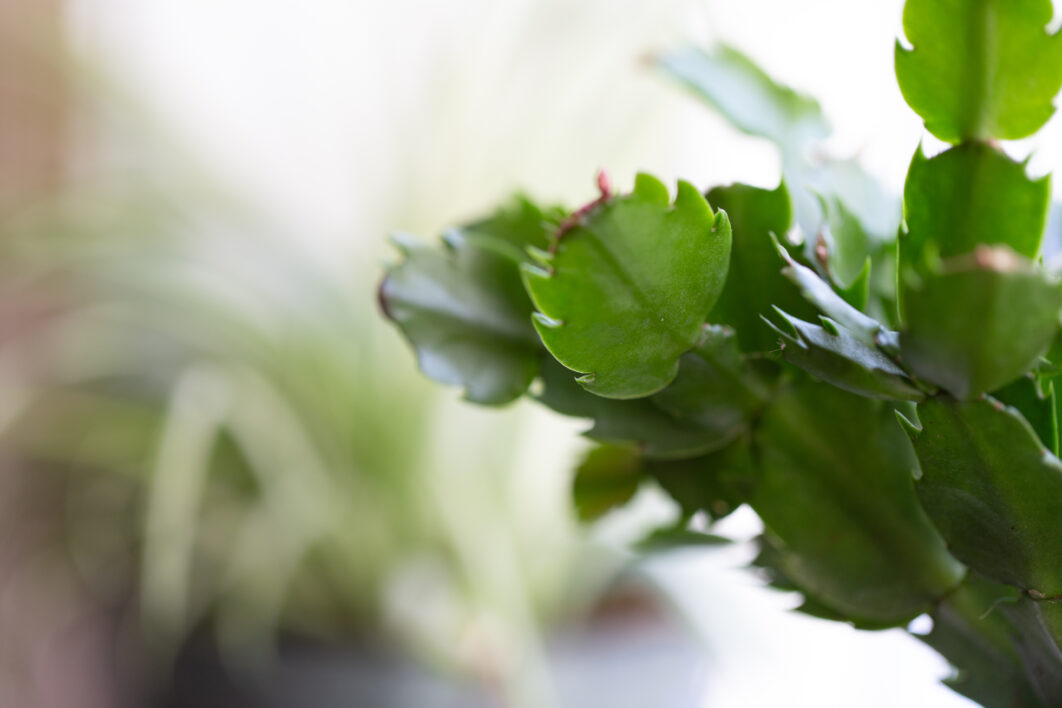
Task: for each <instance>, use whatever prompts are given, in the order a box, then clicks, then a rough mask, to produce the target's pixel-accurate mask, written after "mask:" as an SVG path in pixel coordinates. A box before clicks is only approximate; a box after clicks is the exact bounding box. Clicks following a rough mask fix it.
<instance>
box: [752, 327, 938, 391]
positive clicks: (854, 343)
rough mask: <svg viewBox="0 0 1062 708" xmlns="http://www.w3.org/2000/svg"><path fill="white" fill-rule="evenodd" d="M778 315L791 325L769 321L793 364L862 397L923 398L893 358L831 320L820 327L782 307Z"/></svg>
mask: <svg viewBox="0 0 1062 708" xmlns="http://www.w3.org/2000/svg"><path fill="white" fill-rule="evenodd" d="M778 315H779V316H780V317H781V318H782V319H784V320H785V323H786V324H787V325H788V327H786V328H781V327H776V326H775V325H774V324H772V323H770V321H768V324H771V327H772V328H774V330H775V331H776V332H777V333H778V335H779V336H780V337H781V338H782V356H783V357H784V358H785V360H786V361H788V362H789V363H790V364H793V365H794V366H798V367H800V368H801V369H803V370H804V371H807V372H808V373H809V374H811V375H813V376H815V377H817V378H820V379H822V380H823V381H826V382H828V383H831V384H833V385H834V386H837V387H838V388H842V389H844V390H845V391H850V392H851V393H857V394H859V395H861V396H869V397H871V398H885V399H895V400H903V401H918V400H921V399H922V398H923V397H924V394H923V393H922V392H921V391H920V390H919V389H918V388H916V387H915V386H914V384H913V383H912V382H911V380H910V379H908V378H907V375H906V374H905V373H904V371H903V369H901V368H900V367H899V366H897V365H896V363H895V362H894V361H892V359H889V358H888V357H887V356H885V355H884V354H883V353H882V352H881V351H880V350H879V349H877V348H876V347H871V346H869V345H868V344H866V343H864V342H862V341H860V340H859V339H857V338H856V337H854V336H853V335H852V334H851V332H849V331H848V330H847V329H845V328H844V327H841V326H840V325H838V324H837V323H835V322H833V321H832V320H829V319H826V318H824V319H823V324H825V325H827V327H819V326H818V325H815V324H811V323H810V322H804V321H803V320H800V319H797V318H796V317H792V316H791V315H788V314H786V313H785V312H782V311H781V310H778Z"/></svg>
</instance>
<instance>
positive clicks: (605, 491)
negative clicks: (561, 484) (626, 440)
mask: <svg viewBox="0 0 1062 708" xmlns="http://www.w3.org/2000/svg"><path fill="white" fill-rule="evenodd" d="M641 481H642V472H641V456H640V455H639V454H638V452H637V450H635V449H634V448H633V447H631V446H623V445H603V446H601V447H596V448H594V449H593V450H591V451H590V452H589V453H588V454H587V455H586V457H585V458H584V459H583V461H582V463H581V464H580V465H579V467H578V468H577V469H576V470H575V479H574V480H573V481H572V497H573V499H574V501H575V509H576V511H577V512H578V514H579V518H580V519H581V520H582V521H591V520H593V519H596V518H598V517H600V516H603V515H604V514H605V513H606V512H608V511H611V510H612V509H613V508H615V507H617V506H622V505H623V504H625V503H626V502H628V501H629V500H630V498H631V497H633V496H634V493H635V492H636V491H638V485H639V484H640V483H641Z"/></svg>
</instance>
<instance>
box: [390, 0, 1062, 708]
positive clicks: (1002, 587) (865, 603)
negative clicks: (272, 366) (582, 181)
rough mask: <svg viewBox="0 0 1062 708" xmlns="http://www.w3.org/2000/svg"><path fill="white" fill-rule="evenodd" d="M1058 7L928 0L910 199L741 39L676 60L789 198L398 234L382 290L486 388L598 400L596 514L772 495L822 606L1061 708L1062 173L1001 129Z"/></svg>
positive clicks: (517, 215)
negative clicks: (773, 150)
mask: <svg viewBox="0 0 1062 708" xmlns="http://www.w3.org/2000/svg"><path fill="white" fill-rule="evenodd" d="M1051 17H1052V6H1051V3H1050V1H1049V0H959V1H958V2H956V1H954V0H950V1H949V0H908V2H907V4H906V7H905V9H904V16H903V24H904V31H905V34H906V39H907V41H908V42H909V44H902V43H897V45H896V50H895V63H896V75H897V79H898V81H899V86H900V89H901V91H902V93H903V96H904V98H905V99H906V101H907V103H908V104H909V105H910V106H911V108H912V109H913V110H914V111H915V112H916V113H918V115H919V116H920V117H921V118H922V119H923V120H924V122H925V127H926V130H927V131H928V132H929V133H931V134H932V135H933V136H935V137H936V138H938V139H939V140H941V141H943V142H944V143H946V144H947V148H946V149H944V150H943V151H941V152H939V154H936V155H933V156H931V157H930V156H927V155H926V153H925V151H924V150H923V149H922V148H921V147H919V148H918V149H917V150H916V152H915V154H914V157H913V159H912V161H911V164H910V168H909V171H908V174H907V179H906V183H905V184H904V186H903V199H902V209H901V205H900V204H898V203H896V202H895V201H894V200H892V199H890V197H889V196H888V191H887V190H885V189H882V188H880V187H879V186H878V185H877V184H876V183H875V181H874V180H873V179H871V178H869V177H868V176H867V175H866V174H864V173H863V172H861V171H860V168H859V167H858V165H856V164H855V163H854V162H853V161H850V160H829V159H824V158H822V157H821V156H818V157H816V155H818V154H819V152H821V151H816V149H815V148H816V146H817V144H819V143H820V142H821V141H822V140H823V139H824V138H826V137H827V136H828V135H829V131H830V128H829V125H828V123H827V122H826V120H825V119H824V118H823V115H822V113H821V111H820V108H819V106H818V104H817V103H816V102H815V101H813V100H811V99H809V98H807V97H805V96H802V95H800V94H798V93H796V92H794V91H792V90H790V89H788V88H785V87H782V86H779V85H778V84H776V83H774V82H773V81H772V80H771V79H769V78H768V77H767V76H766V75H765V74H764V73H763V72H762V71H761V70H760V69H758V68H757V67H756V66H755V65H754V64H753V63H752V62H751V61H750V60H749V59H747V58H746V57H744V56H743V55H742V54H740V53H739V52H737V51H735V50H733V49H729V48H725V47H721V48H716V49H714V50H712V51H710V52H704V51H700V50H696V49H684V50H679V51H674V52H671V53H667V54H664V55H662V56H660V57H658V58H657V62H658V64H659V66H660V68H661V69H662V70H663V71H664V72H666V73H667V74H669V75H671V76H672V77H674V78H675V79H677V80H678V81H679V82H681V83H683V84H685V85H686V86H687V87H688V88H689V89H690V90H691V91H692V92H693V93H694V94H695V95H697V96H699V97H700V98H702V99H703V100H705V101H706V102H707V103H708V104H710V105H711V106H712V107H713V108H714V109H715V110H717V111H719V112H720V113H721V114H722V115H724V116H725V117H726V118H728V119H729V120H730V121H731V122H732V123H733V124H734V125H735V126H736V127H737V128H738V129H740V130H742V131H744V132H746V133H749V134H752V135H756V136H760V137H764V138H767V139H769V140H771V141H772V142H773V143H774V144H775V145H776V146H777V148H778V150H779V152H780V155H781V164H782V177H783V179H782V182H781V184H779V186H778V187H777V188H776V189H773V190H767V189H760V188H756V187H752V186H748V185H743V184H734V185H729V186H723V187H716V188H713V189H711V190H709V191H707V192H706V193H702V192H701V191H700V190H698V189H697V188H695V187H694V186H692V185H690V184H688V183H686V182H679V183H678V185H677V188H676V189H675V190H674V194H671V193H670V192H669V190H668V188H667V187H666V186H665V185H664V184H662V183H661V182H660V181H658V180H657V179H655V178H653V177H651V176H649V175H645V174H643V175H639V176H638V177H637V178H636V180H635V183H634V185H633V189H631V191H629V192H619V191H614V187H613V186H612V185H610V184H609V183H608V180H607V179H606V178H605V177H604V176H603V175H599V178H598V187H599V191H600V196H599V197H598V198H597V199H596V200H595V201H593V202H591V203H590V204H587V205H586V206H584V207H582V208H580V209H578V210H575V211H574V212H567V211H565V210H562V209H558V208H545V207H542V206H539V205H536V204H534V203H533V202H532V201H530V200H528V199H526V198H523V197H517V198H514V199H513V200H512V201H511V202H510V203H508V204H506V205H505V206H503V207H502V208H501V209H499V210H498V211H496V212H495V213H494V214H493V215H491V216H489V217H487V218H485V219H483V220H481V221H477V222H474V223H471V224H468V225H466V226H463V227H460V228H456V229H453V230H451V231H448V232H447V233H446V234H445V235H444V237H443V239H442V244H441V246H439V247H429V246H425V245H422V244H420V243H418V242H417V241H416V240H413V239H409V238H405V237H402V238H399V239H396V244H397V246H398V248H399V249H400V251H401V253H402V256H403V259H402V260H401V262H399V263H397V264H396V265H394V266H392V267H391V268H390V269H389V271H388V273H387V275H386V277H385V279H384V281H383V283H382V286H381V289H380V299H381V304H382V307H383V310H384V312H385V313H386V315H387V316H388V317H389V318H390V319H391V320H393V321H394V323H395V324H396V325H397V326H398V327H399V328H400V329H401V330H402V332H403V333H404V334H405V336H406V337H407V339H408V340H409V342H410V344H411V345H412V347H413V349H414V350H415V352H416V355H417V358H418V360H419V362H420V366H421V369H422V370H423V372H424V373H425V374H426V375H427V376H429V377H431V378H433V379H436V380H437V381H439V382H442V383H446V384H452V385H456V386H461V387H463V389H464V391H465V395H466V397H467V398H468V399H469V400H471V401H473V402H476V403H481V404H488V405H499V404H504V403H507V402H510V401H512V400H514V399H516V398H518V397H520V396H530V397H532V398H534V399H535V400H537V401H539V402H540V403H542V404H543V405H546V406H548V407H550V408H552V409H553V410H555V411H557V412H558V413H561V414H564V415H568V416H577V417H581V418H587V419H590V420H591V421H592V427H591V428H590V429H589V430H588V431H587V433H586V434H587V435H588V436H589V437H590V438H591V439H593V440H595V441H597V443H598V446H597V447H596V448H595V449H593V450H592V451H591V452H590V453H589V455H588V456H587V457H586V459H585V460H584V461H583V463H582V464H581V465H580V466H579V468H578V470H577V471H576V474H575V482H574V501H575V505H576V507H577V509H578V510H579V513H580V516H581V517H583V518H586V519H592V518H594V517H596V516H598V515H600V514H602V513H604V512H605V511H607V510H609V509H611V508H613V507H615V506H617V505H622V504H623V503H625V502H626V501H627V500H628V499H630V498H631V497H632V496H633V494H634V493H635V491H636V490H637V488H638V487H639V485H640V484H642V483H643V482H644V481H646V480H653V481H654V482H655V483H656V484H658V485H659V486H660V487H662V488H663V489H664V490H665V491H666V492H667V493H668V494H670V495H671V496H672V497H673V498H674V500H675V501H676V502H677V504H678V505H679V507H680V508H681V510H682V514H683V518H682V520H681V521H680V523H679V525H678V526H677V527H676V528H674V529H661V530H660V531H658V532H657V533H656V534H654V537H653V538H652V539H649V540H650V541H652V540H656V541H664V542H667V543H680V542H696V541H697V540H698V536H699V535H700V532H699V531H696V530H693V529H692V528H691V527H690V525H689V524H688V523H687V522H688V521H689V520H690V518H691V517H693V516H694V515H695V514H699V515H701V516H702V517H703V516H706V517H707V518H709V519H710V520H717V519H719V518H721V517H723V516H726V515H727V514H729V513H730V512H731V511H733V510H734V509H735V508H736V507H738V506H740V505H742V504H747V505H749V506H750V507H751V508H752V509H753V510H755V512H756V513H757V514H758V515H759V517H760V518H761V519H762V521H763V526H764V531H763V534H762V536H761V538H760V539H759V544H760V553H759V556H758V557H757V559H756V560H755V564H756V565H757V566H758V567H759V568H761V569H762V571H763V572H764V574H765V575H766V577H767V578H768V579H769V581H770V582H771V583H772V584H773V585H775V586H778V587H781V588H786V589H790V590H798V591H799V592H800V593H802V595H803V597H804V598H805V600H804V604H803V605H802V607H801V609H802V610H803V611H805V612H808V613H811V614H814V615H816V616H820V617H824V618H828V619H833V620H838V621H843V622H848V623H851V624H853V625H855V626H857V627H862V628H882V627H892V626H905V625H906V624H907V623H908V622H910V620H911V619H912V618H914V617H916V616H919V615H921V614H923V613H928V614H930V615H931V616H932V618H933V620H934V622H933V629H932V631H931V632H930V633H928V634H927V635H925V636H923V637H922V639H923V640H924V641H926V642H927V643H928V644H929V645H931V646H932V647H933V648H935V649H936V650H938V651H939V652H940V653H941V654H943V655H944V656H945V657H946V658H947V659H948V660H949V661H950V662H951V663H952V664H953V665H954V667H955V669H956V672H955V675H954V676H953V677H952V679H950V680H949V683H950V685H951V686H952V687H953V688H954V689H955V690H957V691H959V692H960V693H962V694H964V695H966V696H968V697H970V698H972V699H974V700H975V701H978V702H980V703H982V704H983V705H986V706H1056V705H1062V651H1060V648H1059V647H1060V645H1062V462H1060V461H1059V457H1058V455H1059V416H1060V409H1062V391H1059V392H1056V390H1055V379H1056V378H1059V377H1060V376H1062V335H1060V332H1059V322H1060V312H1062V284H1060V281H1059V279H1058V278H1057V277H1056V274H1054V273H1053V272H1051V270H1050V269H1049V268H1047V267H1045V265H1044V262H1043V258H1042V255H1041V244H1042V241H1043V240H1044V233H1045V229H1046V221H1047V214H1048V211H1049V207H1050V184H1049V180H1048V179H1047V178H1040V179H1034V178H1031V177H1030V176H1029V175H1028V173H1027V170H1026V165H1025V164H1023V163H1021V162H1017V161H1015V160H1014V159H1012V158H1011V157H1009V156H1008V155H1007V153H1006V151H1005V150H1004V149H1003V148H1002V147H1001V145H1000V142H999V141H1001V140H1015V139H1020V138H1025V137H1027V136H1029V135H1032V134H1033V133H1035V132H1036V131H1037V130H1039V129H1040V128H1041V126H1043V124H1044V123H1045V122H1046V121H1047V120H1048V119H1049V118H1050V116H1051V115H1052V113H1053V111H1054V106H1053V101H1054V98H1055V95H1056V94H1057V93H1058V91H1059V88H1060V86H1062V36H1060V35H1058V34H1051V33H1050V32H1049V31H1048V29H1047V25H1048V24H1049V22H1050V21H1051Z"/></svg>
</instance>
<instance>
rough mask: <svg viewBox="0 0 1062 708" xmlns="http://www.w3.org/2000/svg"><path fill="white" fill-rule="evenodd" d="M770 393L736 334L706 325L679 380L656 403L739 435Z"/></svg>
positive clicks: (687, 355) (681, 368)
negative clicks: (748, 360) (741, 348)
mask: <svg viewBox="0 0 1062 708" xmlns="http://www.w3.org/2000/svg"><path fill="white" fill-rule="evenodd" d="M770 393H771V390H770V387H769V385H768V384H767V383H766V381H765V380H764V377H762V376H761V375H760V374H759V373H758V371H757V370H756V369H754V368H753V367H751V366H750V365H748V364H747V363H746V361H745V357H744V355H742V353H741V352H740V351H739V350H738V346H737V338H736V337H735V336H734V332H733V331H732V330H730V329H728V328H726V327H720V326H718V325H705V327H704V335H703V337H702V339H701V341H700V342H699V343H698V344H697V346H696V347H694V348H693V349H691V350H690V351H688V352H687V353H685V354H683V355H682V359H681V362H680V365H679V373H678V375H677V376H676V377H675V380H674V381H672V382H671V384H670V385H669V386H668V387H667V388H665V389H664V390H663V391H661V392H660V393H657V394H656V395H654V396H653V403H655V404H656V405H657V406H659V407H660V408H662V409H663V410H665V411H667V412H668V413H670V414H671V415H673V416H675V417H676V418H680V419H682V420H687V421H690V422H693V423H695V424H697V425H700V426H702V427H703V428H705V429H708V430H717V431H720V433H725V432H726V431H732V433H733V435H732V437H736V436H737V434H738V433H740V432H742V431H744V429H745V427H746V426H747V425H748V422H749V419H750V418H751V416H752V414H753V413H754V412H755V411H756V410H757V409H759V408H761V407H762V406H763V404H764V403H765V402H766V400H767V397H768V396H769V395H770Z"/></svg>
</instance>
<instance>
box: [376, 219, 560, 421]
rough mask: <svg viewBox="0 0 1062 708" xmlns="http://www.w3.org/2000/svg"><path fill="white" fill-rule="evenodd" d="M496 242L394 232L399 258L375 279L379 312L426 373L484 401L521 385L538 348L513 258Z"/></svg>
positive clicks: (508, 396)
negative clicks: (421, 239) (424, 238)
mask: <svg viewBox="0 0 1062 708" xmlns="http://www.w3.org/2000/svg"><path fill="white" fill-rule="evenodd" d="M477 238H478V240H479V242H483V241H484V240H489V238H490V237H488V236H485V235H484V234H482V233H480V235H479V236H478V237H477ZM496 244H502V246H500V247H499V249H494V250H487V249H484V248H477V247H475V246H472V245H471V244H469V243H468V242H467V241H466V240H465V238H464V236H463V235H462V233H461V232H460V231H451V232H449V233H448V234H447V235H446V237H445V238H444V241H443V246H442V248H441V249H435V248H428V247H426V246H424V245H422V244H419V243H418V242H417V241H415V240H413V239H410V238H405V237H399V238H396V239H395V245H396V246H398V248H399V250H400V251H401V252H402V254H403V256H405V258H404V260H403V261H402V262H401V263H399V264H397V265H394V266H392V267H391V268H390V269H389V271H388V273H387V276H386V278H385V279H384V281H383V283H382V284H381V285H380V303H381V305H382V307H383V310H384V313H385V314H386V315H387V316H388V317H389V318H391V319H392V320H393V321H394V322H395V323H396V324H397V325H398V326H399V328H400V329H401V330H402V333H403V334H404V335H405V336H406V338H407V339H408V340H409V342H410V344H411V345H412V346H413V348H414V349H415V350H416V353H417V361H418V363H419V365H420V368H421V370H422V371H423V372H424V374H425V375H426V376H428V377H430V378H432V379H435V380H436V381H439V382H440V383H445V384H452V385H456V386H462V387H464V389H465V397H466V398H468V399H469V400H471V401H474V402H476V403H484V404H501V403H507V402H509V401H511V400H513V399H514V398H517V397H519V396H520V395H521V394H522V393H523V392H524V391H526V390H527V386H528V385H529V384H530V383H531V380H532V379H533V378H534V377H535V373H536V372H537V371H538V365H539V360H540V357H541V351H542V348H541V345H540V343H539V342H538V337H537V336H536V335H535V331H534V329H533V328H532V327H531V321H530V316H531V311H532V307H531V302H530V300H528V298H527V295H526V294H525V293H524V291H523V288H522V287H521V284H520V276H519V271H518V270H517V266H516V263H515V262H513V261H512V260H511V259H510V258H508V257H507V256H505V255H502V253H501V251H504V250H505V249H504V245H505V244H506V242H503V241H500V240H498V241H497V242H496ZM510 250H511V249H510Z"/></svg>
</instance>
